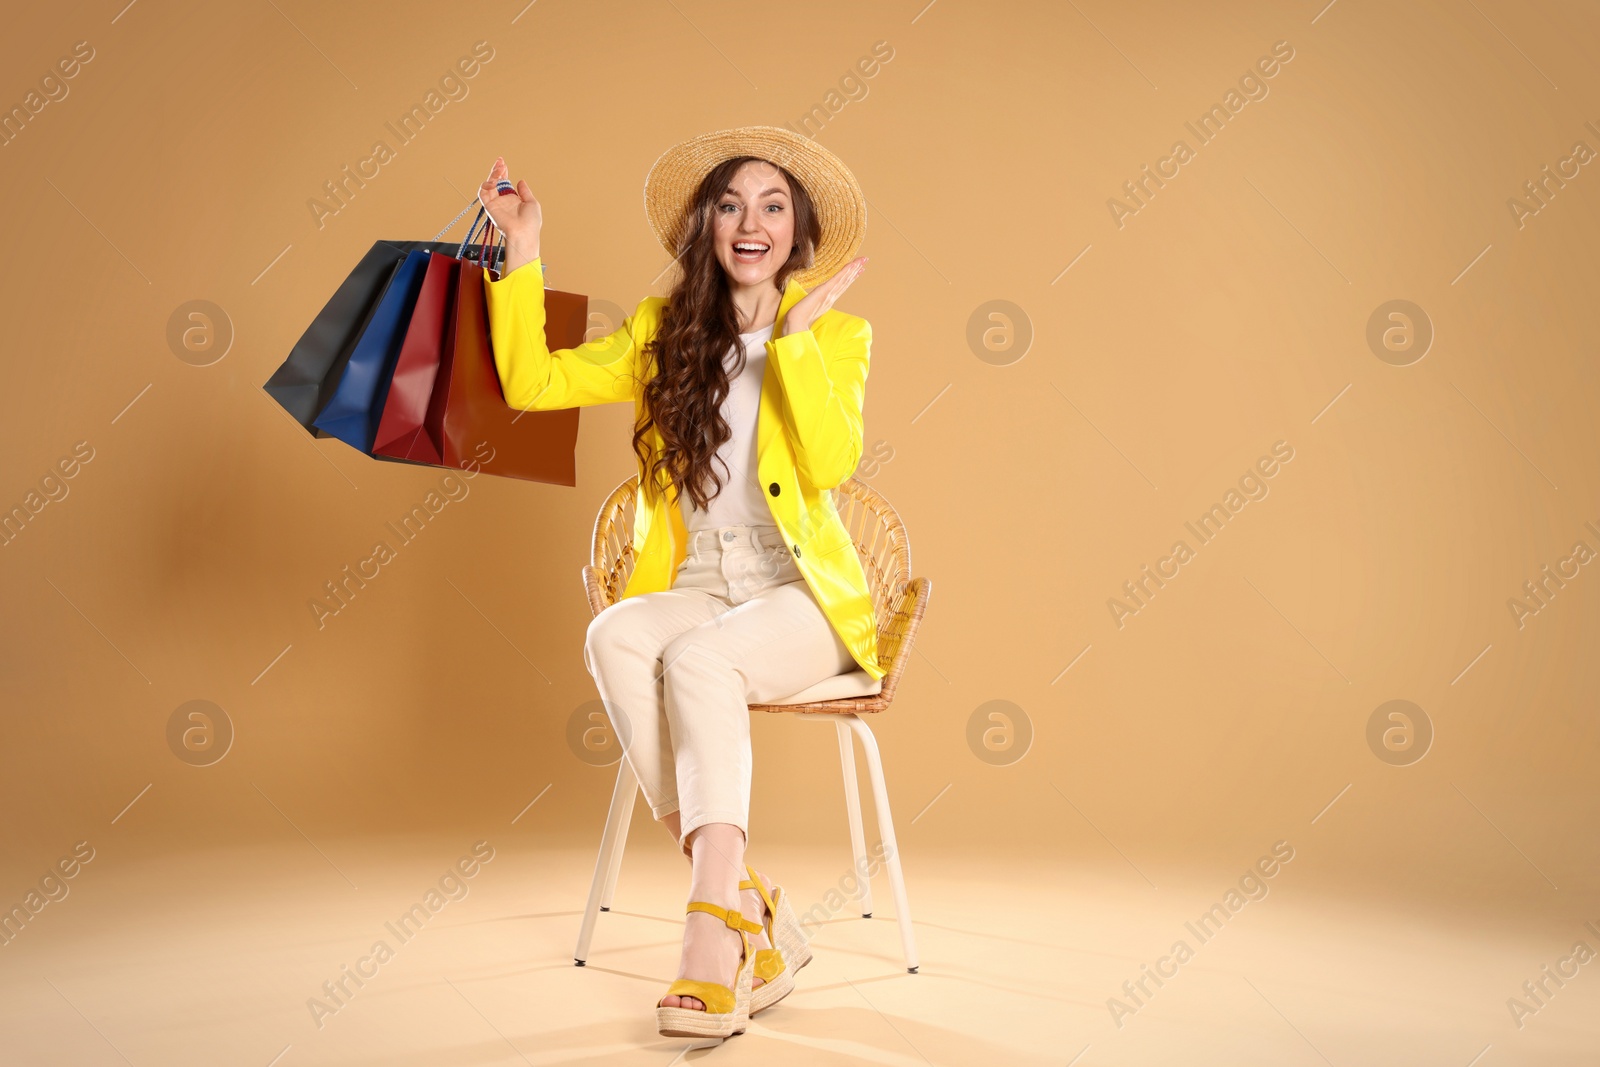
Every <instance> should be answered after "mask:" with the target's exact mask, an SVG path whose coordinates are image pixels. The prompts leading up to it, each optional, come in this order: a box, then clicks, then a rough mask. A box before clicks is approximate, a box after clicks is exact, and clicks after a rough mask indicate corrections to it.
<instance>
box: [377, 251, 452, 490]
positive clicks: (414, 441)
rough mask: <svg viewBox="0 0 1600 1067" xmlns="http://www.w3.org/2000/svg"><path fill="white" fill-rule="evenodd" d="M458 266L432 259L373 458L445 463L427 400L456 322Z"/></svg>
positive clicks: (390, 387)
mask: <svg viewBox="0 0 1600 1067" xmlns="http://www.w3.org/2000/svg"><path fill="white" fill-rule="evenodd" d="M457 262H458V261H457V260H456V259H455V258H453V257H451V256H448V255H444V254H441V253H439V252H433V253H430V254H429V256H428V269H427V271H426V273H425V274H424V276H423V280H422V288H421V290H420V291H419V292H418V294H417V301H416V304H415V306H414V307H413V308H412V311H411V322H410V323H409V325H408V326H407V329H406V336H405V340H404V342H402V344H401V346H400V355H399V357H398V358H397V359H396V360H395V365H394V373H393V374H392V375H391V376H390V379H389V385H388V390H387V395H386V397H385V400H384V405H383V414H382V416H381V418H380V419H379V421H378V432H377V434H376V435H375V436H374V438H373V442H372V454H373V455H374V456H380V457H381V456H387V457H390V458H393V459H404V460H410V461H412V462H414V463H427V464H432V465H439V464H442V463H443V462H444V453H443V451H442V450H441V448H440V445H439V441H438V440H437V439H436V438H435V437H433V436H430V435H429V434H428V432H427V426H426V422H427V417H428V402H429V400H430V399H431V398H432V397H433V386H434V382H435V381H436V380H437V378H438V374H439V364H440V361H441V360H442V358H443V355H444V347H445V330H446V328H447V327H448V326H449V324H450V322H451V320H452V315H451V311H450V309H451V306H452V303H453V301H454V298H455V286H456V276H457V273H458V272H457V271H456V269H455V267H456V263H457Z"/></svg>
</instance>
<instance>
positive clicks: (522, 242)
mask: <svg viewBox="0 0 1600 1067" xmlns="http://www.w3.org/2000/svg"><path fill="white" fill-rule="evenodd" d="M508 174H509V171H508V170H507V168H506V161H505V157H504V156H500V157H498V158H496V159H495V161H494V166H493V167H491V168H490V170H489V178H488V180H487V181H485V182H484V183H483V184H482V185H481V186H479V187H478V202H479V203H481V204H482V205H483V206H484V208H485V209H486V210H487V211H488V212H489V218H490V219H492V220H493V221H494V224H495V227H496V228H497V229H498V230H499V231H500V232H501V233H503V234H505V235H506V260H505V267H504V269H503V270H502V271H501V275H500V276H501V277H505V276H506V275H507V274H510V273H511V272H512V271H514V270H516V269H517V268H518V267H520V266H522V265H523V264H525V263H529V262H531V261H533V260H535V259H538V258H539V231H540V230H541V229H542V228H543V226H544V210H543V209H542V208H541V207H540V206H539V201H538V200H537V199H536V198H535V197H534V195H533V190H532V189H530V188H529V187H528V183H527V182H526V181H523V180H521V179H518V181H517V185H516V191H515V192H514V193H505V194H500V193H497V192H496V191H495V185H496V184H497V183H498V182H499V181H500V180H501V179H502V178H505V177H507V176H508Z"/></svg>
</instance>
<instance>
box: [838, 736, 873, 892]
mask: <svg viewBox="0 0 1600 1067" xmlns="http://www.w3.org/2000/svg"><path fill="white" fill-rule="evenodd" d="M834 720H835V721H834V725H835V726H836V727H838V732H839V764H840V767H841V768H842V769H843V771H844V806H845V811H846V812H847V813H848V815H849V817H850V856H851V861H852V863H853V866H852V868H851V869H852V870H853V871H855V872H856V874H857V876H858V877H857V879H856V884H857V887H858V888H857V892H856V899H857V900H859V901H860V903H861V917H862V918H863V919H870V918H872V879H871V878H868V877H866V876H864V875H862V874H861V872H862V871H865V870H867V869H868V868H867V838H866V834H865V833H864V832H863V830H862V827H861V789H860V787H859V786H858V785H857V784H856V754H855V743H854V742H853V741H852V740H851V739H850V729H849V727H848V726H846V725H845V724H844V722H843V721H842V717H840V716H834Z"/></svg>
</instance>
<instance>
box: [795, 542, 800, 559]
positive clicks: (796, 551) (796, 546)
mask: <svg viewBox="0 0 1600 1067" xmlns="http://www.w3.org/2000/svg"><path fill="white" fill-rule="evenodd" d="M794 554H795V555H797V556H798V555H799V554H800V546H799V545H795V546H794Z"/></svg>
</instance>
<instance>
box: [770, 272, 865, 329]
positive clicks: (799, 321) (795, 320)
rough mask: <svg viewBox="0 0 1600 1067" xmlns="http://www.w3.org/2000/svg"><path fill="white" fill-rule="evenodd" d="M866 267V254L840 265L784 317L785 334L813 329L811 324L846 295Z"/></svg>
mask: <svg viewBox="0 0 1600 1067" xmlns="http://www.w3.org/2000/svg"><path fill="white" fill-rule="evenodd" d="M866 269H867V257H866V256H862V257H860V258H859V259H852V260H851V261H850V262H848V263H846V264H845V265H844V266H842V267H840V268H839V272H838V273H837V274H835V275H834V276H833V277H831V278H829V279H828V280H827V281H825V282H823V283H822V284H821V285H819V286H817V287H816V288H815V289H813V290H811V292H809V293H807V294H806V295H805V296H804V297H802V298H801V299H800V301H799V302H798V303H796V304H795V305H794V307H792V308H790V309H789V314H788V315H786V316H785V317H784V320H783V333H784V336H785V337H787V336H788V335H789V334H791V333H802V332H804V331H806V330H809V329H811V324H812V323H813V322H816V321H817V319H818V317H820V316H821V315H822V313H823V312H825V311H827V310H828V309H829V308H831V307H833V302H834V301H835V300H837V299H839V297H840V296H842V295H844V291H845V290H846V289H848V288H850V283H851V282H853V281H855V280H856V279H857V278H859V277H860V276H861V272H862V271H863V270H866Z"/></svg>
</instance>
